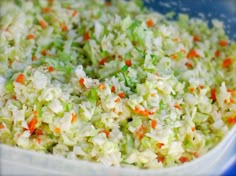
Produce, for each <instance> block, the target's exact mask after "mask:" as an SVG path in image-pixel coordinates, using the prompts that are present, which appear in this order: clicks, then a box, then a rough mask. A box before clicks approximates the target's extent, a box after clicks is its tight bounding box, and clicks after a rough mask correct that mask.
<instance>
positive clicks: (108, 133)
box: [102, 130, 110, 138]
mask: <svg viewBox="0 0 236 176" xmlns="http://www.w3.org/2000/svg"><path fill="white" fill-rule="evenodd" d="M102 132H103V133H105V135H106V137H107V138H109V136H110V131H109V130H102Z"/></svg>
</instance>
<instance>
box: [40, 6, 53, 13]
mask: <svg viewBox="0 0 236 176" xmlns="http://www.w3.org/2000/svg"><path fill="white" fill-rule="evenodd" d="M42 11H43V13H49V12H50V11H51V8H50V7H44V8H43V9H42Z"/></svg>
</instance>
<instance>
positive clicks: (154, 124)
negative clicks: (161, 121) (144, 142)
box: [151, 119, 157, 129]
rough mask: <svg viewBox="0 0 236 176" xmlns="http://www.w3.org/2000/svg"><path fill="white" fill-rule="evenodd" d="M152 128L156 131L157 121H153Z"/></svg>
mask: <svg viewBox="0 0 236 176" xmlns="http://www.w3.org/2000/svg"><path fill="white" fill-rule="evenodd" d="M151 127H152V129H156V127H157V121H156V120H154V119H153V120H152V121H151Z"/></svg>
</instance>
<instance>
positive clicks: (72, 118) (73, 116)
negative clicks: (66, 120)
mask: <svg viewBox="0 0 236 176" xmlns="http://www.w3.org/2000/svg"><path fill="white" fill-rule="evenodd" d="M76 120H77V116H76V114H75V113H72V115H71V123H74V122H75V121H76Z"/></svg>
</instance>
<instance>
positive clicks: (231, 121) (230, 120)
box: [227, 115, 236, 124]
mask: <svg viewBox="0 0 236 176" xmlns="http://www.w3.org/2000/svg"><path fill="white" fill-rule="evenodd" d="M227 122H228V123H229V124H236V115H235V116H233V117H229V118H228V120H227Z"/></svg>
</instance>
